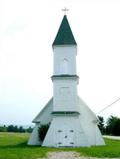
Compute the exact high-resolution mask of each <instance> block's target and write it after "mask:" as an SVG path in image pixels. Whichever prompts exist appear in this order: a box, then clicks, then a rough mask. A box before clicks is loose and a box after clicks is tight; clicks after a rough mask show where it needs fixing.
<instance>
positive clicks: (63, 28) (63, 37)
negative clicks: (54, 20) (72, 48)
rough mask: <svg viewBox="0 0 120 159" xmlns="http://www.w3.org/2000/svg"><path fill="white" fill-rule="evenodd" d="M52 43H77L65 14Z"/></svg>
mask: <svg viewBox="0 0 120 159" xmlns="http://www.w3.org/2000/svg"><path fill="white" fill-rule="evenodd" d="M54 45H77V43H76V41H75V38H74V36H73V33H72V30H71V28H70V25H69V22H68V20H67V16H66V15H64V17H63V20H62V22H61V25H60V27H59V30H58V33H57V35H56V38H55V40H54V42H53V46H54Z"/></svg>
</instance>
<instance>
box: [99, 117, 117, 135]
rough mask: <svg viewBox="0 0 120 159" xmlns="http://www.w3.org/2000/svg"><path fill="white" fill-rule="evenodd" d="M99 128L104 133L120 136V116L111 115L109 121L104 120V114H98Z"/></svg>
mask: <svg viewBox="0 0 120 159" xmlns="http://www.w3.org/2000/svg"><path fill="white" fill-rule="evenodd" d="M98 119H99V125H98V126H99V128H100V130H101V133H102V134H103V135H114V136H120V118H118V117H115V116H110V117H109V118H108V119H107V121H106V122H105V121H104V118H103V117H102V116H98Z"/></svg>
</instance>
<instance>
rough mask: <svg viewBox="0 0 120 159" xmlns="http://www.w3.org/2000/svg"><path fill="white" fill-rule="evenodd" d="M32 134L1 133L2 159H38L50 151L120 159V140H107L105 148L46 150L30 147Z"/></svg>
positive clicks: (0, 151)
mask: <svg viewBox="0 0 120 159" xmlns="http://www.w3.org/2000/svg"><path fill="white" fill-rule="evenodd" d="M29 136H30V134H26V133H0V159H37V158H42V157H46V156H47V152H49V151H76V152H79V153H80V155H83V156H93V157H110V158H111V157H120V140H119V141H118V140H111V139H105V142H106V145H105V146H93V147H90V148H58V149H57V148H45V147H39V146H28V145H27V141H28V139H29Z"/></svg>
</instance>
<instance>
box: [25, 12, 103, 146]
mask: <svg viewBox="0 0 120 159" xmlns="http://www.w3.org/2000/svg"><path fill="white" fill-rule="evenodd" d="M52 48H53V56H54V68H53V76H52V77H51V79H52V82H53V97H52V98H51V99H50V100H49V101H48V103H47V104H46V105H45V107H44V108H43V109H42V110H41V111H40V113H39V114H38V115H37V116H36V117H35V118H34V120H33V123H35V127H34V129H33V132H32V134H31V137H30V139H29V141H28V145H41V146H46V147H89V146H92V145H105V143H104V140H103V137H102V135H101V132H100V130H99V128H98V126H97V125H98V123H99V121H98V119H97V117H96V115H95V114H94V113H93V112H92V111H91V110H90V108H89V107H88V106H87V105H86V104H85V103H84V101H83V100H82V99H81V98H80V97H79V96H78V93H77V85H78V83H79V76H77V75H76V56H77V43H76V41H75V38H74V36H73V33H72V31H71V28H70V25H69V22H68V20H67V16H66V15H64V17H63V20H62V22H61V25H60V27H59V30H58V33H57V35H56V38H55V40H54V42H53V45H52ZM48 123H50V126H49V129H48V131H47V134H46V136H45V138H44V140H43V141H40V139H39V134H38V128H39V127H40V126H41V125H44V124H48Z"/></svg>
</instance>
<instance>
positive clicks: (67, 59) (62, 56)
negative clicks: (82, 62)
mask: <svg viewBox="0 0 120 159" xmlns="http://www.w3.org/2000/svg"><path fill="white" fill-rule="evenodd" d="M53 51H54V72H53V74H54V75H61V74H69V75H75V74H76V53H77V48H76V46H75V45H70V46H69V45H66V46H54V47H53Z"/></svg>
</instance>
